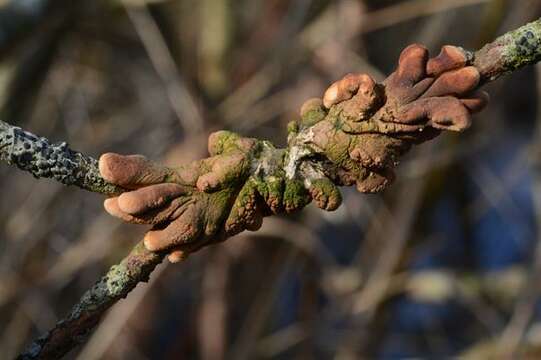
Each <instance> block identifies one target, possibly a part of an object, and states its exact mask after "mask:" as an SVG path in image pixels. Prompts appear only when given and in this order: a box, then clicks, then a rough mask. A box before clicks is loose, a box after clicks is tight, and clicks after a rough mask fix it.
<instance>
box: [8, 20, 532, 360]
mask: <svg viewBox="0 0 541 360" xmlns="http://www.w3.org/2000/svg"><path fill="white" fill-rule="evenodd" d="M464 54H466V55H467V58H468V65H472V66H474V67H475V68H477V70H478V72H479V74H480V82H479V86H480V85H483V84H486V83H488V82H490V81H493V80H495V79H497V78H498V77H500V76H502V75H504V74H507V73H510V72H513V71H515V70H517V69H519V68H521V67H523V66H525V65H530V64H534V63H537V62H538V61H540V60H541V19H539V20H537V21H535V22H532V23H530V24H527V25H525V26H523V27H521V28H519V29H517V30H514V31H511V32H509V33H507V34H505V35H503V36H501V37H499V38H498V39H496V40H495V41H494V42H492V43H490V44H487V45H486V46H484V47H483V48H482V49H481V50H479V51H477V52H475V53H469V52H466V51H464ZM390 79H391V80H389V82H388V83H386V84H385V85H386V86H387V87H392V86H394V85H393V83H392V78H391V77H390ZM375 100H376V101H377V99H375ZM387 101H388V100H387ZM314 109H315V110H317V111H312V112H311V113H310V114H308V115H310V116H312V117H315V118H318V116H319V115H320V114H319V115H318V111H319V110H318V109H319V108H317V107H315V108H313V109H312V110H314ZM445 109H446V108H445V107H444V110H445ZM391 110H392V109H390V110H389V109H387V108H385V106H383V107H381V108H380V110H379V111H378V112H377V113H369V114H368V115H367V116H369V119H368V120H366V121H364V120H363V121H360V122H355V120H354V121H353V122H344V123H343V122H342V120H343V118H344V116H346V115H347V113H348V108H347V105H346V106H341V107H340V106H335V107H330V109H329V111H328V113H325V114H324V117H323V118H318V119H317V120H315V121H313V122H310V121H311V120H310V117H309V118H308V119H304V123H301V124H300V125H297V126H293V128H292V129H290V132H289V139H288V148H286V149H277V148H275V147H274V146H273V145H272V144H270V143H268V142H266V141H259V140H257V139H250V141H245V140H243V139H242V138H239V137H238V136H236V135H231V133H227V132H222V133H221V134H220V135H219V136H217V137H216V138H215V139H214V140H213V141H211V142H212V147H213V148H214V150H216V149H217V148H220V149H219V150H216V153H217V154H221V153H226V154H228V151H229V152H231V153H232V154H233V155H228V156H229V157H228V159H231V158H232V157H231V156H233V158H235V156H236V154H237V153H238V151H239V149H240V150H242V149H247V148H249V149H250V156H245V157H242V158H241V162H242V163H244V164H245V165H246V163H247V168H248V169H249V173H250V175H249V176H247V177H244V178H243V179H242V180H240V181H241V182H245V183H243V184H241V185H240V189H241V190H236V191H230V192H227V191H225V190H221V191H218V192H216V193H215V194H218V195H216V196H219V197H220V199H223V198H233V202H235V201H237V202H238V198H241V195H243V196H246V201H249V200H250V199H249V198H250V194H252V193H250V192H246V193H243V192H242V191H243V190H245V189H246V188H247V185H246V184H248V183H249V182H253V184H252V185H250V186H252V187H255V188H258V186H260V185H261V184H259V183H258V181H259V182H269V181H270V182H272V181H273V179H274V180H275V179H276V176H281V175H284V177H285V179H286V189H285V191H282V193H283V196H284V199H283V201H281V203H283V204H284V209H285V210H284V211H286V212H287V210H288V209H287V208H288V207H289V208H291V209H293V210H294V209H298V208H302V207H303V206H304V205H306V199H303V198H302V196H299V194H301V193H302V191H300V190H299V189H300V188H302V187H303V185H304V186H305V187H306V188H310V187H314V183H318V184H319V185H321V186H320V188H319V190H317V191H315V192H314V193H309V194H305V195H306V197H308V198H311V199H314V200H315V201H316V203H318V206H320V207H322V208H327V209H331V208H335V207H337V206H338V204H339V201H338V200H337V199H334V200H333V199H331V197H332V196H331V195H332V194H331V192H332V189H329V187H328V184H327V183H326V182H325V181H327V180H330V181H331V184H330V185H332V186H333V185H351V184H352V183H351V182H349V181H348V179H347V176H346V178H345V179H344V176H343V175H344V174H340V171H339V170H337V169H336V166H335V165H336V163H337V162H339V161H342V160H343V159H341V158H336V157H337V156H338V155H339V154H337V153H336V147H337V146H335V145H339V144H336V143H334V142H340V141H343V140H344V139H346V140H347V139H350V138H349V137H348V136H353V135H355V136H358V137H357V138H356V139H361V140H356V141H360V145H362V146H364V147H367V148H370V149H372V151H375V153H376V155H377V154H378V151H379V152H380V153H381V155H382V156H383V157H385V156H388V155H389V154H387V152H388V153H390V155H391V160H392V162H393V166H394V163H395V160H396V159H395V158H394V156H395V155H400V154H401V153H402V152H403V151H404V147H408V146H409V145H411V144H415V143H419V142H422V141H424V140H427V139H429V138H430V137H431V136H430V135H429V136H427V137H426V138H422V136H423V135H416V136H413V137H412V135H411V134H412V132H411V131H410V132H405V133H404V134H402V133H401V134H400V135H399V136H396V138H394V137H389V136H387V135H389V134H394V135H396V132H397V131H398V130H397V129H399V128H400V129H401V130H402V131H404V130H403V129H404V126H405V125H404V124H403V123H398V124H397V123H396V122H394V123H393V122H392V121H386V119H387V118H386V117H389V116H391V120H392V116H393V113H392V111H391ZM432 110H434V109H432ZM436 110H437V109H436ZM344 114H345V115H344ZM365 115H366V114H365ZM444 115H445V114H444ZM322 119H323V120H322ZM364 119H366V118H364ZM312 120H313V119H312ZM443 120H445V118H443V119H442V123H441V124H442V126H444V125H445V123H444V121H443ZM357 121H359V120H357ZM329 124H330V125H332V126H334V127H335V128H336V127H338V125H339V127H340V129H339V130H340V132H338V131H336V132H335V133H336V134H338V135H336V136H325V137H324V138H317V134H320V133H322V132H324V131H328V130H329V132H332V131H330V130H333V129H326V127H329V126H330V125H329ZM389 124H390V125H389ZM408 126H410V125H408ZM411 126H413V127H412V128H411V129H414V130H415V131H416V132H415V134H417V132H419V133H422V130H424V127H419V126H418V125H415V126H417V127H415V126H414V125H411ZM406 129H410V128H406ZM427 130H428V129H427ZM333 133H334V132H333ZM314 134H315V135H316V136H315V135H314ZM341 134H345V135H341ZM352 134H353V135H352ZM314 136H315V138H314ZM341 136H346V137H345V138H344V137H341ZM389 139H392V140H389ZM396 139H398V140H396ZM318 141H319V142H318ZM396 141H399V142H398V143H396ZM314 142H315V143H316V144H319V145H320V146H310V144H313V143H314ZM209 143H210V142H209ZM338 147H339V146H338ZM226 148H227V149H226ZM254 149H255V150H254ZM214 150H211V154H212V152H213V151H214ZM226 150H227V151H226ZM406 150H407V149H406ZM243 154H244V153H243ZM213 155H214V154H213ZM357 155H358V156H359V157H360V160H361V164H362V166H365V165H364V164H365V163H367V165H366V169H368V170H370V166H374V167H375V168H376V169H380V168H378V166H379V165H378V164H377V161H376V163H374V160H375V159H374V158H373V157H371V158H368V159H364V158H363V154H357ZM369 155H373V154H369ZM338 157H339V156H338ZM209 159H212V158H209ZM0 160H1V161H3V162H6V163H8V164H12V165H16V166H17V167H19V168H20V169H22V170H25V171H28V172H30V173H32V174H33V175H34V176H35V177H47V178H52V179H54V180H57V181H60V182H62V183H63V184H66V185H75V186H78V187H81V188H83V189H85V190H89V191H93V192H97V193H101V194H106V195H118V194H120V193H122V192H123V189H122V188H121V187H118V186H115V185H113V184H111V183H108V182H107V181H106V180H105V179H104V178H103V177H102V176H101V175H100V171H99V169H98V162H97V160H95V159H93V158H91V157H88V156H86V155H83V154H81V153H79V152H76V151H73V150H71V149H69V147H68V146H67V144H65V143H59V144H52V143H50V142H49V141H48V140H47V139H44V138H40V137H37V136H35V135H33V134H31V133H28V132H25V131H23V130H21V129H20V128H17V127H13V126H11V125H9V124H6V123H4V122H0ZM376 160H377V159H376ZM197 164H198V166H200V167H203V166H208V167H212V163H211V162H209V161H208V160H202V161H201V162H199V163H197ZM366 169H363V168H361V169H360V170H359V171H360V172H361V173H362V174H364V175H366V177H365V178H363V180H362V181H360V182H359V181H357V187H358V189H359V190H360V191H361V192H377V191H381V190H382V189H383V188H384V187H385V185H386V184H387V182H386V180H387V178H386V177H385V176H380V174H377V173H376V174H375V173H374V172H373V171H368V170H366ZM180 174H181V175H182V172H181V173H180ZM258 174H259V175H261V176H258ZM181 175H178V176H180V177H182V176H181ZM364 175H363V176H364ZM384 175H386V174H384ZM213 180H215V179H214V178H209V177H207V178H206V181H205V182H204V183H203V184H199V183H198V187H200V186H202V187H203V188H207V187H212V186H213V185H216V184H213ZM288 181H289V184H290V188H289V189H288V188H287V182H288ZM299 184H300V185H299ZM235 186H237V188H238V187H239V185H238V184H237V185H235ZM266 186H267V190H268V188H269V187H270V185H269V184H267V185H266ZM296 186H300V187H299V188H296ZM259 191H260V193H261V190H259ZM268 191H270V192H271V193H272V189H271V190H268ZM186 196H191V197H198V200H200V202H202V203H205V201H206V204H214V203H212V201H214V200H213V199H215V198H213V197H212V196H215V195H206V194H205V193H204V192H200V191H193V192H191V193H189V194H188V195H186ZM288 197H289V198H288ZM235 198H237V199H236V200H235ZM267 200H268V199H267ZM270 200H271V201H270V205H269V207H272V205H273V204H275V205H276V204H278V203H276V202H273V201H272V199H270ZM309 200H310V199H309ZM336 201H338V203H336ZM231 204H232V203H231ZM235 204H236V203H235ZM276 206H278V205H276ZM234 210H235V208H233V210H231V212H232V213H233V212H234ZM237 210H239V211H238V214H236V217H234V218H233V221H232V222H231V223H230V224H229V225H230V229H231V231H230V232H229V233H227V234H225V236H230V235H232V234H234V233H237V232H239V231H242V230H243V229H241V228H238V227H236V225H238V223H236V222H235V221H237V222H238V221H239V219H241V220H242V221H244V226H245V228H248V227H247V226H246V222H247V221H248V220H247V219H246V218H244V219H243V218H242V214H241V213H242V211H240V210H243V209H237ZM237 210H235V211H237ZM220 219H221V220H220V221H222V220H223V219H222V218H220ZM228 220H229V218H228ZM224 221H225V220H224ZM222 222H223V221H222ZM207 227H208V224H207ZM219 235H220V236H219V237H223V235H224V234H219ZM220 240H223V239H222V238H220ZM209 242H212V240H209V241H207V243H209ZM164 255H165V253H160V252H150V251H148V250H147V249H146V248H145V246H144V244H143V243H142V242H140V243H139V244H138V245H136V246H135V248H134V249H133V250H132V251H131V252H130V254H129V255H128V256H127V257H126V258H124V259H123V260H122V261H121V262H120V263H119V264H118V265H114V266H113V267H111V269H110V270H109V271H108V273H107V274H106V275H105V276H104V277H102V278H101V279H100V280H99V281H98V282H97V283H96V284H95V285H94V286H93V287H92V288H91V289H89V290H88V291H87V292H86V293H85V294H84V295H83V296H82V298H81V300H80V301H79V303H78V304H76V305H75V306H74V307H73V309H72V310H71V312H70V313H69V315H68V316H67V317H66V318H65V319H63V320H61V321H59V322H58V323H57V324H56V326H55V327H54V328H53V329H52V330H50V331H49V332H48V333H46V334H45V335H43V336H41V337H40V338H39V339H37V340H35V341H34V342H33V343H32V344H31V345H30V346H29V347H28V349H27V350H26V351H25V352H24V353H23V354H21V355H20V357H19V358H20V359H49V358H59V357H61V356H62V355H64V354H66V353H67V352H68V351H70V350H71V349H73V348H74V347H75V346H76V345H77V344H79V343H81V342H83V341H84V340H85V339H86V338H87V337H88V334H89V333H90V332H91V330H92V329H93V327H94V326H95V325H96V324H97V323H98V321H99V319H100V318H101V316H102V315H103V313H104V312H105V311H106V310H107V309H108V308H110V307H111V306H112V305H113V304H114V303H116V302H117V301H118V300H119V299H121V298H124V297H125V296H126V295H127V294H128V293H129V292H130V291H131V290H132V289H133V288H134V287H135V286H136V285H137V284H138V283H139V282H144V281H147V280H148V278H149V276H150V274H151V272H152V271H153V269H154V268H155V267H156V266H157V265H158V264H159V263H160V262H161V261H162V259H163V257H164Z"/></svg>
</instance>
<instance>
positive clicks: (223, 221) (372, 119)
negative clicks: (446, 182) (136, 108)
mask: <svg viewBox="0 0 541 360" xmlns="http://www.w3.org/2000/svg"><path fill="white" fill-rule="evenodd" d="M471 59H472V56H471V54H470V53H468V52H466V51H464V50H463V49H461V48H458V47H455V46H445V47H443V48H442V51H441V53H440V54H439V55H438V56H436V57H434V58H431V59H430V58H429V55H428V51H427V50H426V49H425V48H424V47H423V46H421V45H411V46H409V47H408V48H406V49H405V50H404V51H403V52H402V54H401V56H400V60H399V64H398V68H397V70H396V71H395V72H394V73H393V74H391V75H390V76H389V77H388V78H387V79H386V80H385V81H384V82H383V83H382V84H377V83H376V82H375V81H374V80H373V79H372V78H371V77H370V76H369V75H366V74H348V75H346V76H345V77H344V78H343V79H341V80H339V81H337V82H336V83H334V84H332V85H331V86H330V87H329V89H328V90H327V91H326V92H325V94H324V95H323V98H322V99H310V100H308V101H307V102H306V103H305V104H304V105H303V106H302V108H301V114H300V115H301V120H300V121H299V122H294V123H292V124H290V126H289V127H288V129H289V136H288V147H287V148H286V149H278V148H275V147H274V146H273V145H272V144H271V143H270V142H267V141H262V140H258V139H252V138H244V137H242V136H240V135H238V134H235V133H232V132H229V131H219V132H216V133H214V134H212V135H211V136H210V138H209V142H208V150H209V154H210V155H211V156H210V157H209V158H206V159H202V160H198V161H195V162H193V163H191V164H187V165H182V166H179V167H176V168H169V167H164V166H161V165H159V164H156V163H154V162H151V161H149V160H147V159H146V158H144V157H143V156H140V155H131V156H123V155H118V154H112V153H109V154H104V155H103V156H102V157H101V159H100V162H99V168H100V171H101V175H102V176H103V177H104V178H105V179H106V180H107V181H109V182H111V183H113V184H116V185H118V186H120V187H123V188H126V189H132V191H129V192H125V193H123V194H121V195H120V196H117V197H112V198H109V199H107V200H106V201H105V208H106V210H107V211H108V212H109V213H110V214H111V215H113V216H116V217H118V218H120V219H122V220H124V221H127V222H130V223H136V224H150V225H153V229H152V230H151V231H149V232H148V233H147V234H146V236H145V239H144V243H145V246H146V247H147V249H148V250H150V251H166V252H168V253H169V260H170V261H172V262H176V261H180V260H182V259H183V258H185V257H186V256H187V255H188V254H189V253H191V252H194V251H196V250H198V249H200V248H201V247H203V246H206V245H208V244H210V243H215V242H219V241H223V240H225V239H227V238H228V237H230V236H233V235H235V234H238V233H239V232H241V231H244V230H252V231H254V230H257V229H259V227H260V226H261V224H262V222H263V218H264V217H265V216H269V215H272V214H279V213H282V212H287V213H290V212H295V211H298V210H300V209H302V208H303V207H305V206H306V205H308V204H309V203H310V202H311V201H312V200H314V203H315V204H316V206H318V207H320V208H321V209H324V210H328V211H332V210H335V209H337V208H338V206H340V203H341V195H340V191H339V190H338V186H350V185H356V186H357V189H358V190H359V191H360V192H364V193H373V192H379V191H382V190H383V189H385V188H386V187H387V186H388V185H389V184H390V183H391V182H392V181H393V179H394V171H393V169H394V167H395V166H396V165H397V164H398V161H399V159H400V157H401V156H402V155H403V154H404V153H405V152H406V151H408V150H409V149H410V147H411V146H412V145H413V144H418V143H421V142H424V141H426V140H429V139H431V138H433V137H435V136H437V135H438V134H439V133H440V131H441V130H451V131H462V130H464V129H466V128H468V127H469V126H470V124H471V113H473V112H477V111H480V110H481V109H482V108H483V107H484V106H485V105H486V103H487V100H488V97H487V95H486V94H485V93H483V92H477V91H476V89H477V87H478V85H479V83H480V79H481V76H480V73H479V71H478V70H477V68H476V67H474V66H469V65H468V63H469V62H470V61H471Z"/></svg>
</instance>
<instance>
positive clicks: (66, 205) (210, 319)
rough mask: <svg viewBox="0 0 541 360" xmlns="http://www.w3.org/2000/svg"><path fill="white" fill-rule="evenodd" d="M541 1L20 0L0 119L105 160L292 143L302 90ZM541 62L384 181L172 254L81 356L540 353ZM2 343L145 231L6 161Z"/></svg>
mask: <svg viewBox="0 0 541 360" xmlns="http://www.w3.org/2000/svg"><path fill="white" fill-rule="evenodd" d="M539 16H541V1H539V0H517V1H511V0H508V1H505V0H438V1H432V0H404V1H395V0H339V1H327V0H146V1H145V0H95V1H83V0H79V1H77V0H54V1H53V0H14V1H7V0H0V60H1V61H0V116H1V118H2V119H3V120H4V121H7V122H9V123H11V124H14V125H17V126H20V127H23V128H25V129H27V130H30V131H32V132H34V133H37V134H40V135H42V136H46V137H48V138H50V139H52V140H54V141H68V142H69V143H70V145H71V146H72V147H73V148H74V149H78V150H80V151H82V152H84V153H86V154H89V155H92V156H95V157H97V156H99V155H100V154H101V153H103V152H107V151H115V152H119V153H124V154H130V153H141V154H145V155H147V156H148V157H150V158H152V159H155V160H160V161H163V162H167V163H173V164H174V163H180V162H187V161H189V160H191V159H194V158H199V157H203V156H205V155H206V150H205V149H206V138H207V136H208V134H209V133H210V132H211V131H213V130H217V129H229V130H233V131H237V132H240V133H242V134H243V135H246V136H254V137H259V138H264V139H269V140H272V141H273V142H275V143H276V144H279V145H284V144H285V138H286V124H287V122H289V121H290V120H293V119H296V118H297V111H298V109H299V107H300V105H301V104H302V102H303V101H304V100H305V99H307V98H310V97H313V96H321V94H322V93H323V91H324V89H325V88H326V86H328V85H329V84H330V83H331V82H333V81H334V80H336V79H338V78H340V77H342V76H343V75H344V74H345V73H347V72H352V71H353V72H367V73H370V74H371V75H373V76H374V77H375V78H377V79H378V80H381V79H383V78H384V74H387V73H389V72H390V71H392V69H393V68H394V64H395V62H396V59H397V58H398V55H399V53H400V51H401V49H402V48H404V47H405V46H406V45H408V44H410V43H412V42H419V43H423V44H425V45H426V46H427V47H428V48H429V49H430V50H431V52H432V54H436V53H437V52H438V51H439V48H440V47H441V46H442V45H444V44H456V45H461V46H463V47H465V48H469V49H477V48H479V47H480V46H482V44H484V43H486V42H487V41H490V40H491V39H493V38H494V37H496V36H497V35H499V34H501V33H503V32H505V31H508V30H510V29H513V28H515V27H518V26H520V25H522V24H524V23H526V22H528V21H531V20H534V19H536V18H537V17H539ZM540 71H541V67H537V68H536V67H529V68H527V69H524V70H522V71H519V72H516V73H514V74H513V75H512V76H507V77H505V78H502V79H500V80H498V81H497V82H496V83H494V84H491V85H490V86H489V87H488V89H487V90H489V92H490V93H491V96H492V102H491V104H490V106H489V108H488V109H487V110H485V111H484V112H483V113H482V114H480V115H476V117H475V122H474V125H473V126H472V128H471V129H470V130H468V131H467V132H466V133H464V134H461V135H460V136H457V135H455V134H444V135H443V136H441V137H439V138H438V139H436V140H435V141H432V142H430V143H427V144H424V145H422V146H420V147H418V148H416V149H415V151H413V152H412V153H411V154H409V156H408V157H407V158H406V159H404V161H403V162H402V164H401V165H400V167H399V172H398V174H399V177H398V178H399V181H397V182H396V183H395V184H394V186H393V187H392V188H391V189H390V190H389V191H386V192H385V193H384V194H381V195H370V196H369V195H362V194H359V193H356V192H355V191H354V189H343V194H344V205H343V206H342V207H341V208H340V209H339V210H338V211H336V212H333V213H324V212H322V211H320V210H318V209H316V208H315V207H313V206H309V207H308V208H307V209H306V210H305V211H303V212H302V213H300V214H298V215H296V216H290V217H274V218H267V219H266V220H265V223H264V226H263V228H262V229H261V230H260V231H258V232H256V233H244V234H241V235H239V236H236V237H235V238H232V239H230V240H229V241H227V242H226V243H224V244H221V245H218V246H213V247H210V248H207V249H205V250H203V251H201V252H199V253H197V254H196V255H194V256H192V257H190V258H189V259H188V260H187V261H186V262H184V263H182V264H179V265H175V266H172V265H170V264H167V263H164V264H162V265H161V266H160V267H159V268H158V269H157V270H156V271H155V272H154V273H153V275H152V277H151V281H150V283H148V284H144V285H139V286H138V287H137V289H136V290H135V291H133V292H132V293H131V294H130V296H128V298H127V299H125V300H122V301H120V302H119V303H118V304H117V305H116V306H114V307H113V308H112V310H111V311H110V312H108V313H107V314H106V316H105V317H104V318H103V321H102V322H101V323H100V324H99V326H98V327H97V328H96V330H95V331H94V332H93V333H92V335H91V336H90V340H89V341H88V342H87V343H85V344H83V345H82V346H80V347H79V348H77V349H76V350H74V351H72V352H71V353H70V354H69V355H68V356H67V358H69V359H84V360H89V359H135V360H137V359H209V360H225V359H290V358H294V359H313V358H315V359H360V358H366V359H376V358H380V359H393V358H406V357H421V358H441V357H448V356H463V357H464V358H468V357H469V358H473V359H476V358H481V359H486V358H491V357H492V358H499V357H508V356H510V355H512V354H520V355H522V356H523V357H530V358H536V357H537V356H536V354H537V355H538V356H541V302H540V301H539V300H540V293H539V290H540V283H541V242H540V241H539V240H540V234H541V233H540V226H541V113H540V111H541V110H540V109H538V107H537V103H538V99H539V98H540V97H541V72H540ZM0 188H1V189H2V193H1V195H0V349H1V355H0V357H2V358H6V359H8V358H12V357H14V356H15V355H16V354H17V353H18V352H19V351H20V350H21V349H22V348H23V347H24V346H25V345H26V344H28V343H29V342H30V341H31V340H32V339H33V338H34V337H35V336H36V335H37V334H39V333H42V332H44V331H46V330H48V329H49V328H50V327H52V326H53V325H54V323H55V322H56V321H57V320H58V319H60V318H62V317H63V316H64V315H65V314H66V313H67V312H68V311H69V309H70V307H71V306H72V305H73V304H74V303H75V302H76V301H77V300H78V298H79V297H80V295H81V294H82V293H83V292H84V291H85V290H86V289H87V288H89V287H90V286H91V285H92V284H93V283H94V281H96V280H97V279H98V278H99V277H100V276H101V275H102V274H104V273H105V271H106V270H107V269H108V267H109V266H111V265H112V264H114V263H116V262H118V261H119V260H120V259H121V258H122V257H123V256H124V255H125V254H127V252H128V251H129V249H130V248H131V247H132V246H133V245H134V244H135V243H136V242H137V241H138V240H139V239H140V238H141V237H142V235H143V233H144V231H145V228H144V227H138V226H133V225H132V226H129V225H124V224H121V223H120V222H119V221H117V220H115V219H113V218H111V217H109V216H108V215H106V214H105V212H104V211H103V210H102V200H103V199H102V197H101V196H99V195H96V194H91V193H87V192H84V191H82V190H79V189H77V188H66V187H63V186H61V185H59V184H57V183H55V182H52V181H49V180H40V181H38V180H36V179H34V178H32V177H31V176H30V175H28V174H27V173H23V172H21V171H19V170H16V169H14V168H9V167H7V166H5V165H2V164H0Z"/></svg>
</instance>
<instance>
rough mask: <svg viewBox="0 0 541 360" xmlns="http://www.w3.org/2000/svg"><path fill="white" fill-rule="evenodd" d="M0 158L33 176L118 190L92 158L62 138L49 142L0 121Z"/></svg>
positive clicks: (102, 190) (110, 191) (103, 190)
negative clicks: (62, 140)
mask: <svg viewBox="0 0 541 360" xmlns="http://www.w3.org/2000/svg"><path fill="white" fill-rule="evenodd" d="M0 160H2V161H5V162H7V163H8V164H13V165H16V166H17V167H18V168H19V169H21V170H25V171H28V172H30V173H31V174H32V175H33V176H35V177H36V178H42V177H44V178H51V179H54V180H56V181H59V182H61V183H62V184H65V185H75V186H78V187H81V188H83V189H86V190H89V191H93V192H99V193H103V194H116V193H120V192H122V189H120V188H118V187H117V186H114V185H112V184H109V183H107V182H106V181H105V180H104V179H103V178H102V177H101V175H100V174H99V170H98V162H97V160H96V159H93V158H91V157H89V156H86V155H83V154H81V153H80V152H77V151H73V150H71V149H70V148H69V147H68V144H67V143H65V142H61V143H57V144H53V143H50V142H49V140H47V139H45V138H42V137H38V136H36V135H34V134H32V133H30V132H27V131H24V130H22V129H20V128H18V127H14V126H10V125H9V124H6V123H4V122H1V121H0Z"/></svg>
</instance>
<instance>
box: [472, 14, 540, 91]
mask: <svg viewBox="0 0 541 360" xmlns="http://www.w3.org/2000/svg"><path fill="white" fill-rule="evenodd" d="M539 61H541V19H538V20H536V21H534V22H531V23H529V24H526V25H524V26H522V27H520V28H518V29H516V30H514V31H511V32H508V33H506V34H504V35H502V36H500V37H499V38H498V39H496V40H495V41H494V42H492V43H490V44H487V45H485V46H484V47H483V48H482V49H481V50H479V51H477V52H475V59H474V60H473V65H475V67H477V68H478V69H479V72H480V73H481V77H482V79H483V81H482V83H484V82H487V81H494V80H496V79H497V78H498V77H500V76H502V75H504V74H508V73H510V72H512V71H514V70H517V69H519V68H521V67H523V66H525V65H530V64H535V63H537V62H539Z"/></svg>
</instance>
